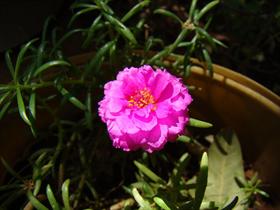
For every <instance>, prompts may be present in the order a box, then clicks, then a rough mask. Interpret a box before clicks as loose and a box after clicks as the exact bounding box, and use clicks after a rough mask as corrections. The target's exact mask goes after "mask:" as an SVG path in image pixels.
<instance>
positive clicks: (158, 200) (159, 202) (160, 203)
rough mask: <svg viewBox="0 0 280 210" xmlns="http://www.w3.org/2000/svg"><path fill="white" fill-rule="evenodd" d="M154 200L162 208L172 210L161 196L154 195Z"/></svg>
mask: <svg viewBox="0 0 280 210" xmlns="http://www.w3.org/2000/svg"><path fill="white" fill-rule="evenodd" d="M153 200H154V202H155V203H156V204H157V205H158V206H159V207H160V208H162V209H164V210H171V208H169V206H168V205H167V204H166V203H165V201H164V200H163V199H161V198H160V197H154V198H153Z"/></svg>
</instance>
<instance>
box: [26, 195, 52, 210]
mask: <svg viewBox="0 0 280 210" xmlns="http://www.w3.org/2000/svg"><path fill="white" fill-rule="evenodd" d="M27 197H28V199H29V201H30V203H31V204H32V205H33V206H34V207H35V208H36V209H38V210H49V209H48V208H47V207H46V206H44V205H43V204H42V203H41V202H40V201H39V200H38V199H37V198H36V197H35V196H34V195H33V194H32V192H31V191H28V192H27Z"/></svg>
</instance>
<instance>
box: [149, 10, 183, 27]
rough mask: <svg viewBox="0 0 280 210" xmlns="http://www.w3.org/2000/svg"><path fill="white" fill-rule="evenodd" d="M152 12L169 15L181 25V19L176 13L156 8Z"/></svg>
mask: <svg viewBox="0 0 280 210" xmlns="http://www.w3.org/2000/svg"><path fill="white" fill-rule="evenodd" d="M154 14H160V15H164V16H167V17H170V18H172V19H174V20H175V21H177V22H178V23H180V25H183V21H182V20H181V19H180V18H179V17H178V16H177V15H175V14H174V13H173V12H170V11H168V10H165V9H156V10H155V11H154Z"/></svg>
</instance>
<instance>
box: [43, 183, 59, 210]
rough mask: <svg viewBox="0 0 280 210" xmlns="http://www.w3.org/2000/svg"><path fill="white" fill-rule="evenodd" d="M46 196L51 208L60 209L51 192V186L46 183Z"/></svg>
mask: <svg viewBox="0 0 280 210" xmlns="http://www.w3.org/2000/svg"><path fill="white" fill-rule="evenodd" d="M46 194H47V198H48V200H49V203H50V204H51V207H52V209H53V210H60V207H59V204H58V203H57V201H56V199H55V196H54V194H53V191H52V188H51V186H50V185H49V184H48V185H47V189H46Z"/></svg>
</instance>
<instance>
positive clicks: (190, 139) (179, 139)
mask: <svg viewBox="0 0 280 210" xmlns="http://www.w3.org/2000/svg"><path fill="white" fill-rule="evenodd" d="M177 141H181V142H184V143H189V142H191V141H192V138H191V137H189V136H179V137H178V138H177Z"/></svg>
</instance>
